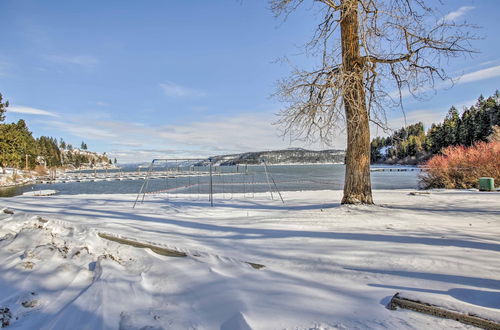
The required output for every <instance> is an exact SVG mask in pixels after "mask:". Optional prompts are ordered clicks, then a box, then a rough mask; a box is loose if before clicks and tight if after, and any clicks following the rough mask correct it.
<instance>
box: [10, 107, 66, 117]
mask: <svg viewBox="0 0 500 330" xmlns="http://www.w3.org/2000/svg"><path fill="white" fill-rule="evenodd" d="M7 111H8V112H15V113H22V114H26V115H38V116H49V117H59V115H58V114H57V113H55V112H51V111H47V110H43V109H37V108H31V107H23V106H13V107H8V108H7Z"/></svg>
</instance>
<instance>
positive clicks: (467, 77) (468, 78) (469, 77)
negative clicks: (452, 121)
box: [389, 65, 500, 98]
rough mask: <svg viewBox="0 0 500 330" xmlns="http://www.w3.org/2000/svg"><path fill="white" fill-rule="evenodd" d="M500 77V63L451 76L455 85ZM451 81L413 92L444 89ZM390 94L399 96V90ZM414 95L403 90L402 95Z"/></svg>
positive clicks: (421, 92)
mask: <svg viewBox="0 0 500 330" xmlns="http://www.w3.org/2000/svg"><path fill="white" fill-rule="evenodd" d="M496 77H500V65H496V66H492V67H489V68H486V69H481V70H477V71H473V72H469V73H466V74H463V75H461V76H456V77H453V78H451V80H452V81H453V83H454V85H460V84H466V83H470V82H475V81H480V80H486V79H490V78H496ZM451 86H452V85H451V82H450V81H449V80H446V81H441V82H439V83H437V84H436V85H435V86H434V88H431V87H425V88H420V89H419V90H417V91H413V94H415V95H418V94H424V93H426V92H429V91H432V90H433V89H434V90H439V89H444V88H449V87H451ZM389 95H390V96H391V97H393V98H399V91H398V90H394V91H392V92H391V93H389ZM410 95H412V93H410V92H409V91H408V90H407V89H403V90H401V97H402V98H406V97H408V96H410Z"/></svg>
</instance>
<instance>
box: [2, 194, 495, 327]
mask: <svg viewBox="0 0 500 330" xmlns="http://www.w3.org/2000/svg"><path fill="white" fill-rule="evenodd" d="M410 192H411V191H409V190H386V191H375V192H374V197H375V199H376V202H377V205H376V206H341V205H339V204H338V203H337V202H336V201H339V200H340V199H341V191H314V192H312V191H311V192H286V193H284V199H285V201H286V203H285V204H284V205H283V204H282V203H281V201H276V200H274V201H273V200H270V198H269V196H268V195H267V194H258V195H256V197H255V198H243V196H239V197H238V196H233V199H231V200H222V196H216V205H215V207H213V208H210V207H209V204H208V203H207V201H206V200H198V199H197V197H198V196H192V198H189V196H187V198H183V199H180V198H177V199H173V200H170V201H166V200H165V198H164V197H162V196H156V197H152V196H148V197H146V201H145V203H144V204H140V205H138V206H137V207H136V208H135V209H132V204H133V200H134V199H135V195H66V196H65V195H55V196H46V197H42V196H18V197H14V198H5V199H0V210H1V209H2V208H8V209H7V210H4V211H7V213H5V212H0V324H1V322H2V321H1V320H3V322H4V323H5V324H7V323H8V324H9V326H8V328H12V329H44V328H45V329H161V328H163V329H221V330H229V329H231V330H238V329H464V328H472V327H470V326H466V325H463V324H460V323H458V322H456V321H452V320H444V319H439V318H435V317H431V316H427V315H423V314H419V313H415V312H411V311H406V310H397V311H390V310H388V309H386V308H385V306H386V304H387V303H388V302H389V299H390V297H391V296H392V295H394V294H395V293H396V292H405V293H406V294H407V296H411V297H415V298H416V299H422V300H428V301H432V302H433V303H436V304H440V305H443V306H448V307H450V308H454V309H456V310H461V311H466V312H471V313H475V314H478V315H481V316H483V317H487V318H490V319H493V320H497V321H500V241H499V237H500V194H499V193H479V192H474V191H431V192H430V194H410ZM226 197H227V196H226ZM11 211H13V214H11V213H12V212H11ZM99 233H101V234H106V235H110V236H114V237H121V238H124V239H127V240H134V241H138V242H141V243H142V244H153V245H156V246H159V247H164V248H168V249H172V250H176V251H180V252H184V253H186V255H187V256H186V257H170V256H165V255H162V254H158V253H155V252H153V251H152V250H151V249H148V248H137V247H133V246H130V245H124V244H121V243H118V242H114V241H110V240H107V239H103V238H101V237H100V236H98V234H99ZM157 252H158V251H157ZM248 262H251V263H257V264H262V265H264V266H265V267H264V268H262V269H256V268H254V267H252V266H251V265H250V264H248Z"/></svg>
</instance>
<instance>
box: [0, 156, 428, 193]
mask: <svg viewBox="0 0 500 330" xmlns="http://www.w3.org/2000/svg"><path fill="white" fill-rule="evenodd" d="M374 167H375V168H381V167H386V168H392V169H393V170H394V169H397V168H407V169H408V167H390V166H374ZM268 169H269V171H268V176H266V172H265V168H264V167H263V166H248V167H244V166H240V167H239V168H236V167H235V166H224V167H219V168H216V169H214V173H213V176H212V180H213V191H214V193H254V192H265V191H269V184H271V185H273V186H274V184H273V180H274V182H275V183H276V186H277V187H278V189H279V190H280V191H295V190H322V189H332V190H341V189H343V182H344V172H345V166H344V165H341V164H328V165H327V164H318V165H275V166H269V167H268ZM410 169H411V168H410ZM186 170H189V169H188V168H187V169H186ZM207 170H208V168H206V167H205V168H199V169H197V170H195V171H192V172H191V175H190V176H188V177H176V178H173V177H171V178H167V179H165V178H162V179H152V180H150V181H149V182H148V185H147V188H146V189H145V190H147V192H160V191H162V192H169V193H175V194H182V193H195V194H196V193H200V194H205V193H208V189H209V184H208V183H209V180H210V178H209V175H207V174H206V171H207ZM128 171H129V172H134V171H137V168H131V167H129V168H126V167H125V168H123V173H124V174H126V173H127V172H128ZM142 171H143V172H144V170H142ZM237 171H238V172H237ZM88 172H90V171H88ZM100 173H103V172H100ZM221 173H222V174H227V173H229V175H221ZM419 173H420V172H419V171H417V170H414V171H404V172H403V171H401V172H397V171H393V172H372V173H371V178H372V187H373V188H374V189H415V188H417V187H418V174H419ZM98 174H99V172H98ZM268 177H269V180H268ZM143 183H144V180H123V181H117V180H112V181H98V182H68V183H54V184H35V185H27V186H22V187H13V188H5V189H0V197H10V196H15V195H20V194H22V193H23V192H26V191H32V190H41V189H54V190H58V191H59V194H65V195H75V194H124V193H137V192H138V191H139V190H140V189H141V186H142V185H143Z"/></svg>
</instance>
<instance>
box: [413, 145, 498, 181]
mask: <svg viewBox="0 0 500 330" xmlns="http://www.w3.org/2000/svg"><path fill="white" fill-rule="evenodd" d="M423 166H424V167H425V170H424V172H423V174H422V175H421V177H420V180H421V184H422V186H423V187H424V188H449V189H454V188H455V189H460V188H474V187H476V188H477V184H478V179H479V178H480V177H492V178H494V179H495V184H498V182H500V141H493V142H489V143H488V142H478V143H476V144H475V145H474V146H472V147H464V146H452V147H448V148H445V149H443V150H442V155H436V156H434V157H432V158H431V159H429V160H428V161H427V162H426V163H425V164H424V165H423Z"/></svg>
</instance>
